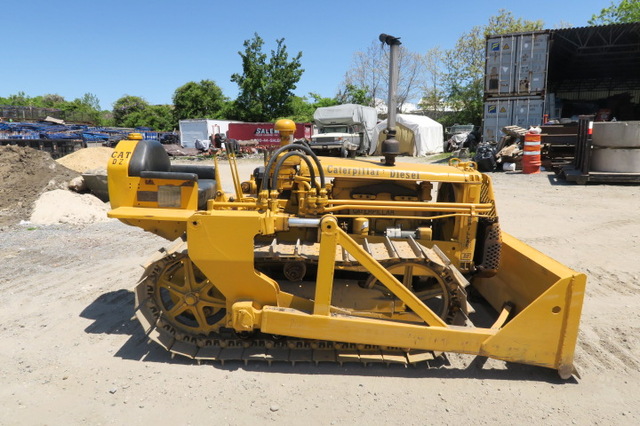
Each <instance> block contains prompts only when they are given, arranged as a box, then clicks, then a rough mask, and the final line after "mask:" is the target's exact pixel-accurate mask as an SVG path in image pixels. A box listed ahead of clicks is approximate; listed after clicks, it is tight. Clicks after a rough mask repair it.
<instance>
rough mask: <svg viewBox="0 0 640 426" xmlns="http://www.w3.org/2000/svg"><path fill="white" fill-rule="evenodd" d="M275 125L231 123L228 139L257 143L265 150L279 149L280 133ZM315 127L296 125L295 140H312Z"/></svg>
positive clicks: (309, 124)
mask: <svg viewBox="0 0 640 426" xmlns="http://www.w3.org/2000/svg"><path fill="white" fill-rule="evenodd" d="M274 125H275V124H274V123H229V129H228V131H227V137H228V138H229V139H236V140H238V141H256V142H258V145H259V146H261V147H265V148H272V147H277V146H278V145H279V144H280V133H279V132H278V131H277V130H275V128H274ZM312 128H313V125H312V124H311V123H296V131H295V132H294V134H293V137H294V139H310V138H311V133H312Z"/></svg>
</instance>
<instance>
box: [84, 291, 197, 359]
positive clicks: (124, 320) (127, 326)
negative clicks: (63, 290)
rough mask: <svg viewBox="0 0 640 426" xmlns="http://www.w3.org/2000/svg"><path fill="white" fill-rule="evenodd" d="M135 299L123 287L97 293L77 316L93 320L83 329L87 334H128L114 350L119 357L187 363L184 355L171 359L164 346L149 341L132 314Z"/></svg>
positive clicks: (131, 293) (130, 292)
mask: <svg viewBox="0 0 640 426" xmlns="http://www.w3.org/2000/svg"><path fill="white" fill-rule="evenodd" d="M134 301H135V296H134V294H133V292H132V291H130V290H125V289H120V290H116V291H111V292H108V293H104V294H102V295H100V296H99V297H98V298H97V299H96V300H94V301H93V302H92V303H91V304H90V305H89V306H87V307H86V308H85V309H84V310H83V311H82V312H81V313H80V317H82V318H87V319H91V320H93V323H92V324H90V325H89V326H88V327H87V328H85V330H84V331H85V332H86V333H89V334H107V335H118V334H120V335H128V336H129V339H128V340H127V341H126V342H125V343H124V345H122V347H121V348H120V349H118V351H117V352H116V353H115V354H114V356H116V357H119V358H122V359H128V360H136V361H142V360H144V361H151V362H171V363H176V364H189V363H190V362H189V360H187V359H178V358H176V359H171V354H169V353H168V352H166V351H165V350H164V349H162V348H161V347H159V346H158V345H154V344H150V343H148V339H147V336H146V335H145V333H144V330H143V329H142V327H141V326H140V323H139V322H138V321H137V320H136V318H135V313H134V303H135V302H134Z"/></svg>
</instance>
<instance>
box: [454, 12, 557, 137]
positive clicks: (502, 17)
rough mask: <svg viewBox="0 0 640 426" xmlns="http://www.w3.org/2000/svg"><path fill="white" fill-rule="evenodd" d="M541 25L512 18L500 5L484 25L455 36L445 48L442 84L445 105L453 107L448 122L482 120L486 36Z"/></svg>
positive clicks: (538, 22)
mask: <svg viewBox="0 0 640 426" xmlns="http://www.w3.org/2000/svg"><path fill="white" fill-rule="evenodd" d="M543 26H544V23H543V22H542V21H539V20H538V21H529V20H524V19H521V18H515V17H514V16H513V14H512V13H511V12H510V11H508V10H504V9H501V10H499V11H498V15H496V16H492V17H490V18H489V22H488V24H487V25H484V26H477V27H473V28H472V29H471V30H470V31H469V32H467V33H464V34H463V35H462V36H461V37H460V38H459V39H458V41H457V42H456V45H455V47H454V48H453V49H451V50H448V51H446V52H445V56H444V75H443V85H444V89H445V93H446V102H447V106H448V107H449V108H451V109H453V111H454V113H453V114H451V115H448V116H447V117H448V119H449V120H451V122H458V123H473V124H476V125H480V124H481V122H482V106H483V94H484V61H485V40H486V37H487V36H494V35H500V34H509V33H514V32H524V31H536V30H541V29H542V28H543ZM443 124H450V123H443Z"/></svg>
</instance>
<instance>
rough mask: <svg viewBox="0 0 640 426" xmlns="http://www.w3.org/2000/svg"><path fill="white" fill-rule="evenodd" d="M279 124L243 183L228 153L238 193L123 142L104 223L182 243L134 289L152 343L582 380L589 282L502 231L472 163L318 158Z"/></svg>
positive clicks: (158, 152) (183, 351) (182, 350)
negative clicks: (580, 353) (441, 358)
mask: <svg viewBox="0 0 640 426" xmlns="http://www.w3.org/2000/svg"><path fill="white" fill-rule="evenodd" d="M276 127H277V128H278V129H279V130H280V133H281V135H282V136H281V137H282V139H283V142H282V145H281V147H280V148H279V149H278V150H276V151H275V152H273V155H272V156H271V157H270V159H269V160H268V161H267V162H266V164H265V165H264V166H263V167H259V168H257V169H256V170H255V172H254V173H253V175H252V176H251V177H250V179H249V180H248V181H245V182H240V180H239V176H238V172H237V167H236V164H235V162H234V161H233V155H231V156H230V157H231V159H230V167H231V169H232V173H231V174H232V177H233V180H234V188H235V193H233V194H228V193H225V192H224V191H223V189H222V186H221V181H220V177H219V175H220V173H219V168H218V167H217V164H212V165H210V166H191V165H187V166H179V165H171V162H170V159H169V157H168V155H167V153H166V152H165V150H164V148H163V146H162V145H161V144H160V143H158V142H156V141H150V140H143V139H142V137H141V136H140V135H138V134H131V135H130V136H129V138H128V139H127V140H123V141H121V142H120V143H119V144H118V145H117V147H116V149H115V151H114V152H113V155H112V158H111V161H110V163H109V165H108V180H109V195H110V200H111V206H112V210H111V211H110V212H109V216H110V217H114V218H118V219H120V220H121V221H122V222H124V223H126V224H128V225H134V226H138V227H141V228H143V229H145V230H147V231H149V232H153V233H154V234H157V235H160V236H162V237H165V238H167V239H169V240H172V241H173V243H172V244H171V245H170V246H168V247H167V248H166V249H163V250H161V251H159V252H158V253H157V254H156V255H155V256H154V258H153V259H152V260H151V261H150V262H149V263H148V264H147V265H146V269H145V272H144V274H143V277H142V279H141V281H140V282H139V284H138V286H137V287H136V289H135V295H136V313H137V317H138V319H139V320H140V322H141V324H142V326H143V327H144V329H145V331H146V333H148V335H149V337H150V338H151V339H152V340H154V341H156V342H157V343H159V344H160V345H162V346H163V347H164V348H166V349H167V350H169V351H171V352H172V353H175V354H180V355H184V356H187V357H190V358H195V359H198V360H220V361H223V362H224V361H225V360H234V359H237V360H244V361H248V360H265V361H288V362H292V363H295V362H299V361H305V360H306V361H315V362H320V361H335V362H340V363H342V362H351V361H353V362H363V363H372V362H385V363H397V362H400V363H414V362H419V361H421V360H425V359H429V357H431V358H432V357H433V354H434V352H435V353H437V352H441V351H444V352H459V353H466V354H474V355H479V356H486V357H491V358H496V359H501V360H505V361H509V362H519V363H525V364H533V365H539V366H544V367H549V368H553V369H557V370H558V371H559V373H560V376H561V377H563V378H567V377H570V376H571V375H572V374H573V372H574V367H573V354H574V348H575V344H576V339H577V334H578V323H579V318H580V311H581V307H582V299H583V293H584V288H585V282H586V277H585V276H584V275H583V274H579V273H577V272H575V271H573V270H571V269H569V268H567V267H565V266H563V265H561V264H560V263H558V262H556V261H554V260H552V259H550V258H548V257H546V256H545V255H543V254H541V253H539V252H537V251H536V250H534V249H533V248H531V247H529V246H527V245H526V244H524V243H522V242H520V241H518V240H517V239H515V238H514V237H512V236H510V235H508V234H506V233H504V232H501V230H500V228H499V225H498V215H497V210H496V206H495V201H494V197H493V190H492V185H491V180H490V178H489V177H488V176H487V175H485V174H482V173H480V172H479V171H477V170H476V167H475V164H474V163H472V162H461V161H459V160H455V159H453V160H451V161H450V164H449V165H433V164H422V163H420V164H418V163H416V164H414V163H406V164H402V163H395V162H394V164H393V165H390V164H388V162H384V161H381V160H380V159H378V158H360V159H342V158H321V157H317V156H316V155H315V154H314V153H313V151H311V150H310V149H309V148H308V147H306V146H305V145H304V144H297V143H289V142H290V138H291V136H290V135H291V134H292V132H293V130H294V129H295V126H294V125H293V123H292V122H290V121H288V120H281V121H279V122H277V123H276ZM469 295H473V296H474V297H473V300H472V301H470V297H469ZM479 308H480V309H481V310H482V312H483V313H484V315H483V316H480V315H478V313H474V311H475V310H479ZM475 317H478V320H477V321H476V320H475ZM477 322H479V323H477Z"/></svg>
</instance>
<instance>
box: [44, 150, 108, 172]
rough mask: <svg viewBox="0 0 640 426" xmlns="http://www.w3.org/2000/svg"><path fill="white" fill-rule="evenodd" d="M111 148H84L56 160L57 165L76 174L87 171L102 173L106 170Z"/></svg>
mask: <svg viewBox="0 0 640 426" xmlns="http://www.w3.org/2000/svg"><path fill="white" fill-rule="evenodd" d="M112 153H113V148H107V147H92V148H84V149H81V150H78V151H76V152H73V153H71V154H68V155H65V156H64V157H62V158H58V159H57V160H56V161H57V162H58V164H62V165H63V166H64V167H66V168H68V169H71V170H75V171H76V172H78V173H86V172H88V171H104V172H106V169H107V161H109V158H111V154H112Z"/></svg>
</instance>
